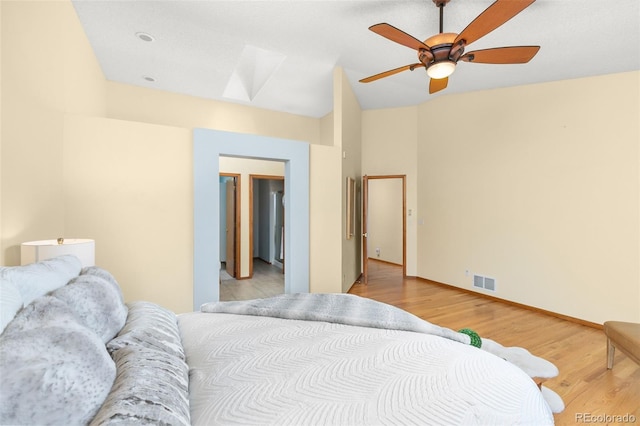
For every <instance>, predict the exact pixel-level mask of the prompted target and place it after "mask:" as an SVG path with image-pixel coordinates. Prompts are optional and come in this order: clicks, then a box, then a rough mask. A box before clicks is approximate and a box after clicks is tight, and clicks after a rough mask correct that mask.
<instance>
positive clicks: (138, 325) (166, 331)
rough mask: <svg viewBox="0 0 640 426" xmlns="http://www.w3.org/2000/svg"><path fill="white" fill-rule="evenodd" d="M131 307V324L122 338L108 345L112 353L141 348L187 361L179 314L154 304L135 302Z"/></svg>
mask: <svg viewBox="0 0 640 426" xmlns="http://www.w3.org/2000/svg"><path fill="white" fill-rule="evenodd" d="M127 306H128V308H129V316H128V317H127V322H126V324H125V326H124V327H123V328H122V330H120V333H119V334H118V336H117V337H116V338H114V339H113V340H111V341H110V342H109V343H107V349H108V350H109V352H114V351H117V350H118V349H121V348H123V347H125V346H128V345H141V346H145V347H147V348H152V349H157V350H159V351H162V352H166V353H169V354H172V355H174V356H177V357H178V358H180V359H181V360H184V359H185V356H184V349H183V348H182V340H181V339H180V332H179V331H178V321H177V318H176V314H174V313H173V312H171V311H169V310H168V309H165V308H163V307H162V306H160V305H157V304H155V303H152V302H144V301H139V302H132V303H128V304H127Z"/></svg>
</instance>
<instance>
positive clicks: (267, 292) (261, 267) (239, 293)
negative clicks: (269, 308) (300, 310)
mask: <svg viewBox="0 0 640 426" xmlns="http://www.w3.org/2000/svg"><path fill="white" fill-rule="evenodd" d="M282 293H284V274H283V273H282V269H280V268H278V267H276V266H273V265H271V264H269V263H267V262H264V261H262V260H260V259H254V260H253V277H252V278H249V279H243V280H235V279H233V278H232V279H229V280H221V281H220V300H221V301H229V300H248V299H259V298H263V297H271V296H275V295H276V294H282Z"/></svg>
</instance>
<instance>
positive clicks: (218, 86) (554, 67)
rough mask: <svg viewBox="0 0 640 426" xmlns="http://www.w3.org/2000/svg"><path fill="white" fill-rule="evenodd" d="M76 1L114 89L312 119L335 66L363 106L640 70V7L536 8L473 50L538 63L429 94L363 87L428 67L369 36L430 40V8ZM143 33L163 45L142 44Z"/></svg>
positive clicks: (551, 3) (590, 0)
mask: <svg viewBox="0 0 640 426" xmlns="http://www.w3.org/2000/svg"><path fill="white" fill-rule="evenodd" d="M491 3H492V1H491V0H451V2H450V3H449V4H448V5H447V6H446V7H445V10H444V31H445V32H456V33H459V32H461V31H462V30H463V29H464V28H465V27H466V26H467V24H469V23H470V22H471V21H472V20H473V19H474V18H475V17H476V16H477V15H479V14H480V13H481V12H482V11H483V10H484V9H486V8H487V7H489V6H490V5H491ZM73 4H74V6H75V9H76V11H77V13H78V16H79V18H80V21H81V22H82V25H83V27H84V30H85V32H86V34H87V37H88V39H89V41H90V43H91V45H92V47H93V49H94V51H95V54H96V57H97V58H98V61H99V63H100V66H101V67H102V70H103V72H104V74H105V77H106V78H107V79H108V80H110V81H116V82H121V83H127V84H133V85H138V86H144V87H153V88H157V89H160V90H167V91H171V92H177V93H183V94H188V95H193V96H198V97H202V98H209V99H216V100H224V101H229V102H236V103H240V104H246V105H253V106H256V107H260V108H266V109H271V110H277V111H284V112H290V113H294V114H300V115H305V116H311V117H321V116H324V115H325V114H327V113H329V112H330V111H331V110H332V109H333V104H332V103H333V100H332V82H333V77H332V74H333V69H334V68H335V67H336V66H340V67H342V68H343V70H344V71H345V73H346V75H347V78H348V79H349V82H350V84H351V87H352V88H353V90H354V92H355V94H356V97H357V98H358V101H359V103H360V106H361V107H362V109H376V108H388V107H399V106H407V105H416V104H419V103H422V102H425V101H428V100H430V99H433V98H435V97H436V96H446V95H447V94H452V93H461V92H469V91H476V90H486V89H492V88H498V87H508V86H515V85H522V84H533V83H539V82H547V81H553V80H565V79H572V78H579V77H586V76H593V75H601V74H609V73H617V72H625V71H631V70H638V69H640V2H639V1H638V0H616V1H613V2H612V1H609V2H605V1H602V0H580V1H577V0H537V1H536V2H535V3H533V4H532V5H531V6H529V7H528V8H527V9H525V10H524V11H523V12H521V13H520V14H518V15H517V16H516V17H514V18H513V19H512V20H510V21H508V22H507V23H505V24H504V25H502V26H501V27H499V28H498V29H496V30H495V31H493V32H492V33H490V34H488V35H486V36H485V37H483V38H481V39H480V40H478V41H476V42H475V43H473V44H472V45H471V46H469V48H467V49H466V50H467V51H470V50H478V49H484V48H490V47H502V46H515V45H540V46H541V49H540V52H539V53H538V54H537V56H536V57H534V58H533V59H532V61H531V62H529V63H527V64H520V65H487V64H472V63H459V65H458V67H457V69H456V71H455V73H454V74H453V75H452V76H451V77H450V78H449V87H448V88H447V89H446V90H444V91H442V92H439V93H437V94H434V95H429V94H428V83H429V81H428V78H427V76H426V74H425V72H424V69H417V70H416V71H413V72H411V71H406V72H403V73H400V74H396V75H394V76H391V77H387V78H385V79H382V80H378V81H375V82H372V83H368V84H363V83H359V82H358V80H359V79H361V78H364V77H367V76H369V75H372V74H377V73H379V72H382V71H386V70H388V69H391V68H397V67H400V66H403V65H407V64H410V63H414V62H417V61H416V54H415V51H413V50H411V49H409V48H407V47H404V46H401V45H399V44H396V43H393V42H391V41H389V40H387V39H385V38H383V37H381V36H379V35H377V34H374V33H373V32H371V31H369V30H368V27H369V26H371V25H373V24H376V23H380V22H387V23H389V24H391V25H393V26H395V27H398V28H400V29H402V30H403V31H405V32H407V33H409V34H411V35H413V36H414V37H416V38H418V39H421V40H424V39H426V38H428V37H429V36H431V35H434V34H436V33H438V30H439V28H438V26H439V11H438V8H437V7H436V6H435V5H434V3H433V2H432V1H431V0H408V1H375V0H372V1H369V0H361V1H341V0H326V1H309V0H297V1H265V0H263V1H240V0H238V1H214V0H208V1H183V0H180V1H141V0H124V1H96V0H74V1H73ZM139 32H143V33H147V34H149V35H151V36H152V37H153V38H154V40H153V41H151V42H146V41H143V40H141V39H140V38H138V37H137V36H136V33H139ZM145 77H146V79H145ZM149 79H153V80H155V81H148V80H149Z"/></svg>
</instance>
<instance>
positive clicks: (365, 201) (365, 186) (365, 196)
mask: <svg viewBox="0 0 640 426" xmlns="http://www.w3.org/2000/svg"><path fill="white" fill-rule="evenodd" d="M371 179H401V180H402V277H403V278H405V277H406V276H407V175H374V176H368V175H364V176H362V281H363V282H364V284H368V283H369V257H368V256H369V253H368V249H367V238H368V232H369V229H368V224H367V220H368V217H367V216H368V210H369V180H371Z"/></svg>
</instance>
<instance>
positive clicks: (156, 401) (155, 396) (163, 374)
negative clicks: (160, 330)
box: [91, 345, 190, 426]
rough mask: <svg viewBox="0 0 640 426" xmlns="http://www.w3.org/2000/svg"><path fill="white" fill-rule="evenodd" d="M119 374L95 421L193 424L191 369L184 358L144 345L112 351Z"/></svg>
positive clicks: (103, 422) (99, 423) (97, 423)
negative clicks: (189, 390)
mask: <svg viewBox="0 0 640 426" xmlns="http://www.w3.org/2000/svg"><path fill="white" fill-rule="evenodd" d="M112 356H113V359H114V360H115V362H116V366H117V370H118V377H117V379H116V381H115V383H114V384H113V388H112V389H111V393H110V394H109V396H108V397H107V399H106V401H105V402H104V405H103V406H102V408H101V409H100V411H99V412H98V414H97V415H96V417H95V418H94V419H93V421H92V422H91V425H92V426H93V425H106V424H149V425H189V417H190V413H189V396H188V389H189V369H188V367H187V364H186V363H185V362H184V361H183V360H181V359H180V358H178V357H176V356H173V355H171V354H168V353H166V352H162V351H158V350H156V349H150V348H147V347H144V346H141V345H130V346H125V347H123V348H121V349H118V350H117V351H115V352H113V354H112Z"/></svg>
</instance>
